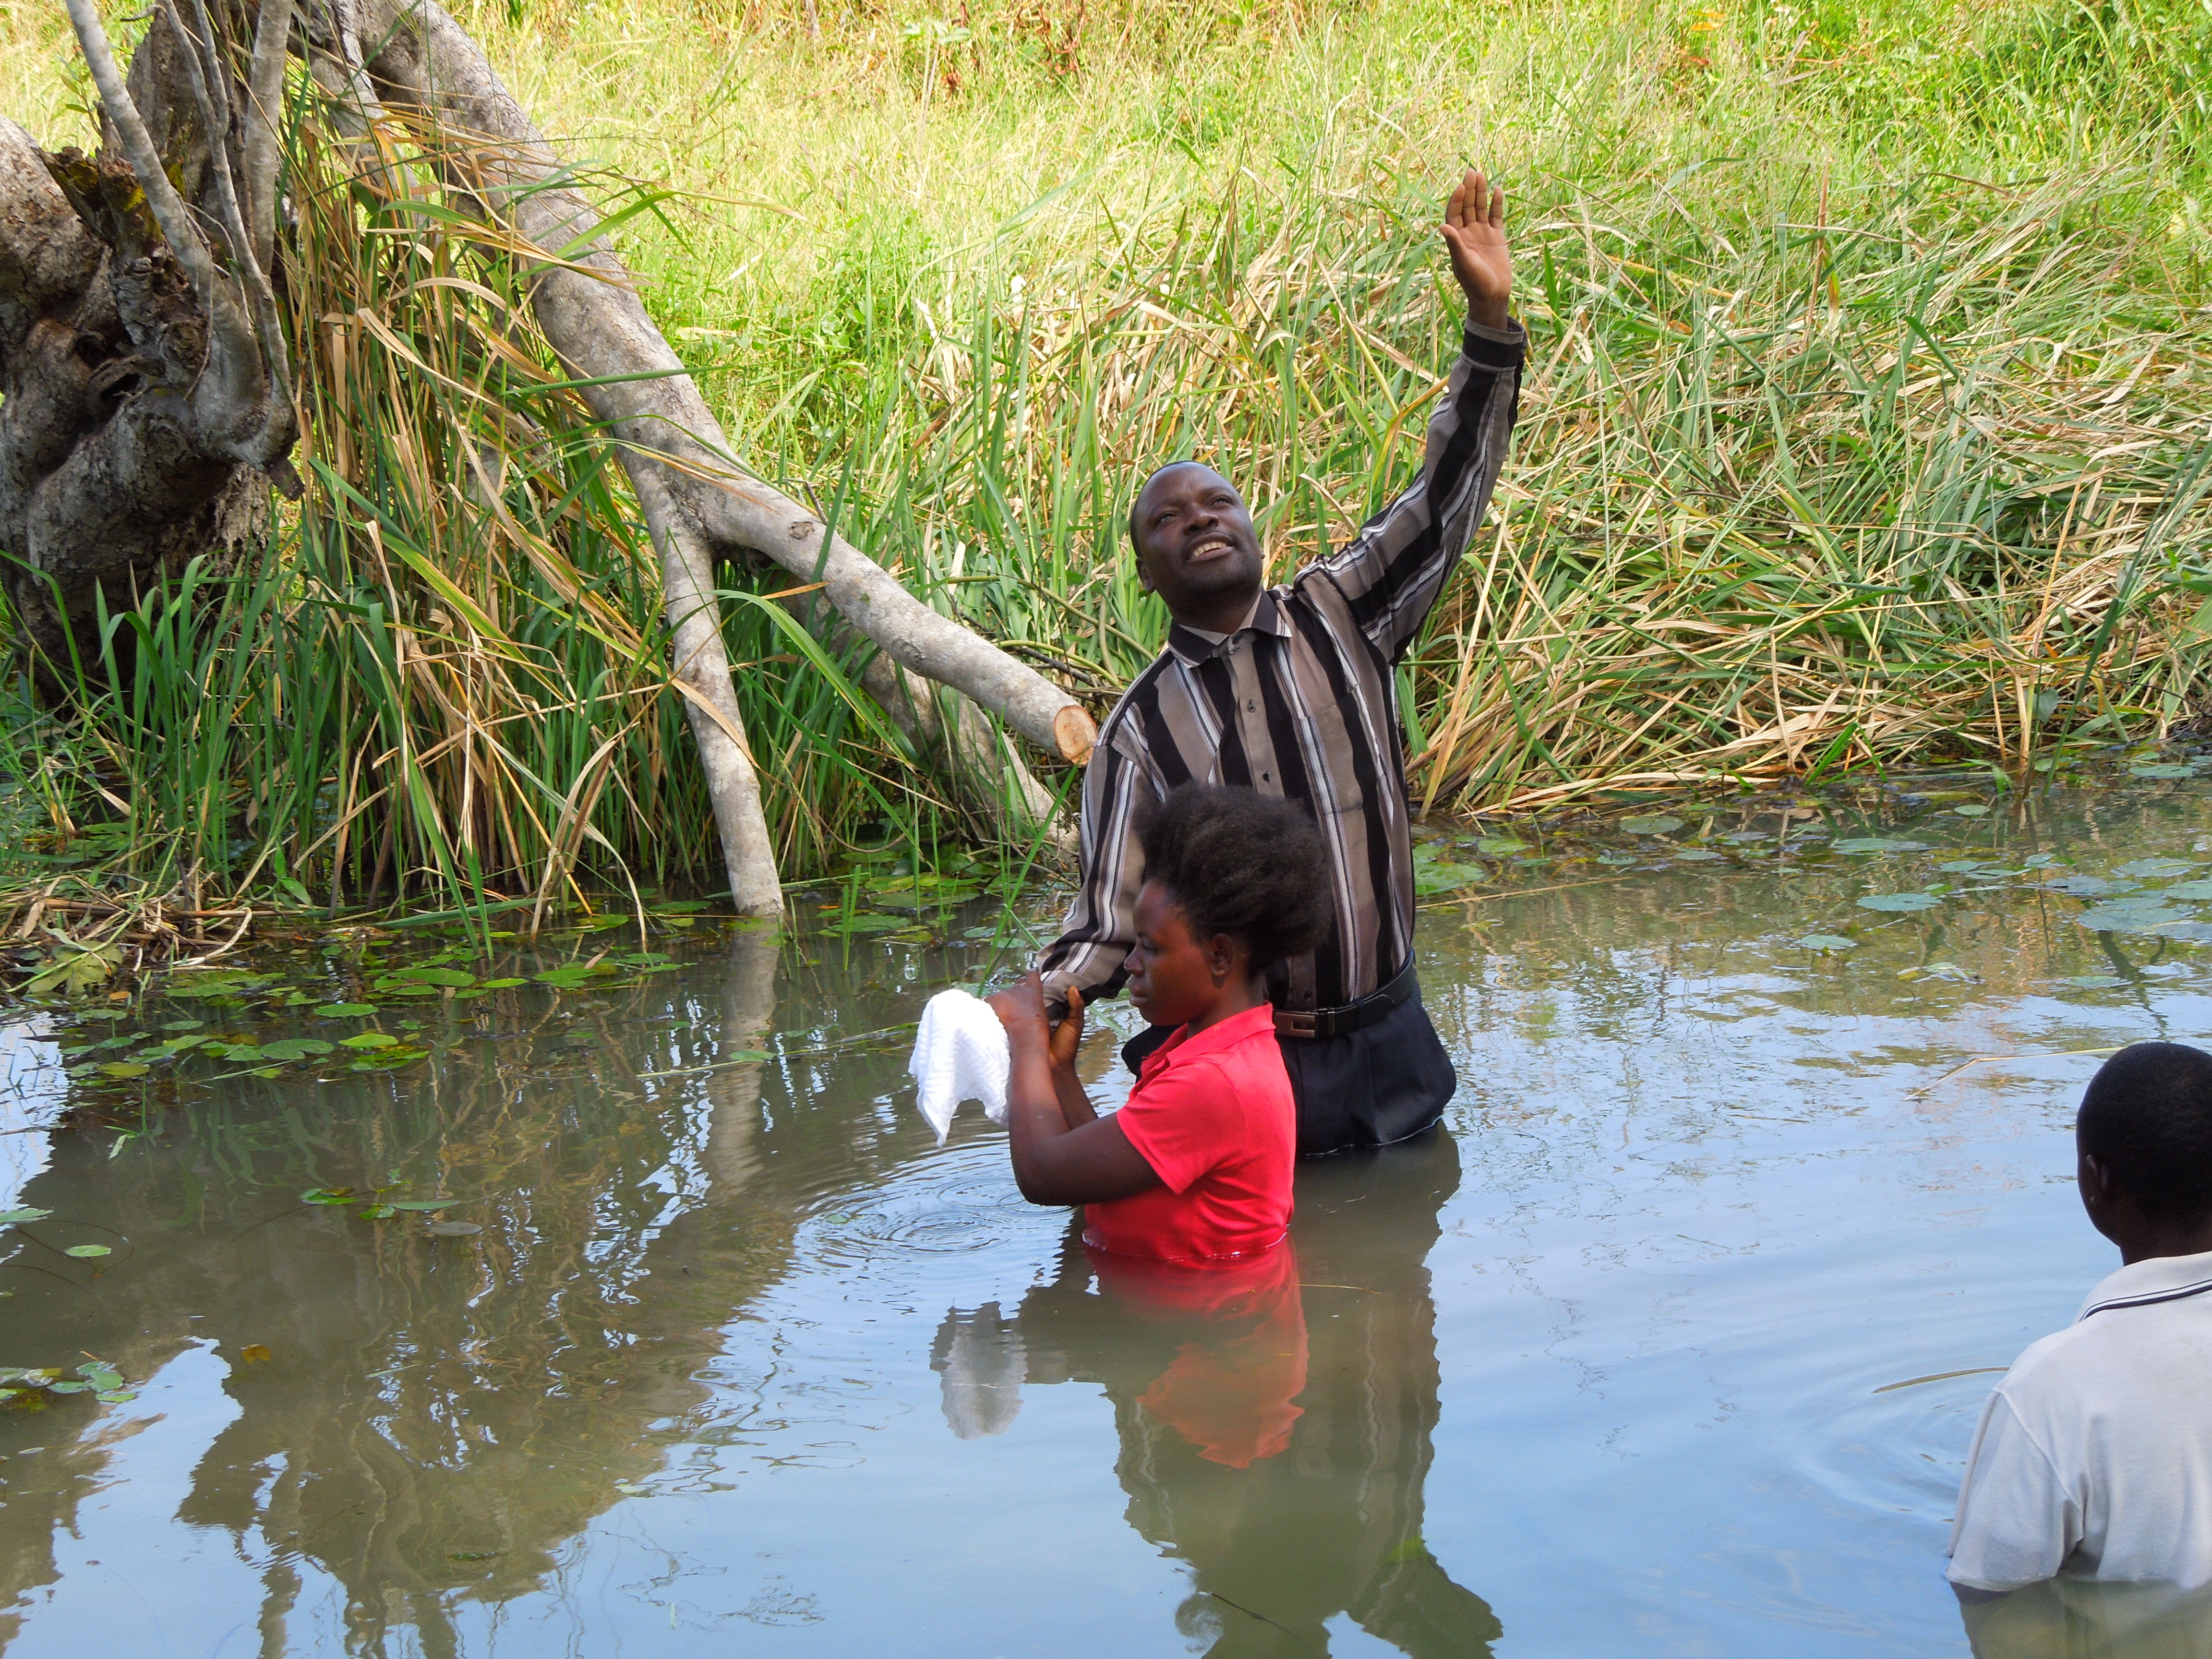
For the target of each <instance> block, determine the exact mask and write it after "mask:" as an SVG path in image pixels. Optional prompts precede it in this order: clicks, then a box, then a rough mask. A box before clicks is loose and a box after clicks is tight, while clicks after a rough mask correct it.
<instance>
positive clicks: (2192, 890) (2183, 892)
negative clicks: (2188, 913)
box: [2159, 881, 2212, 904]
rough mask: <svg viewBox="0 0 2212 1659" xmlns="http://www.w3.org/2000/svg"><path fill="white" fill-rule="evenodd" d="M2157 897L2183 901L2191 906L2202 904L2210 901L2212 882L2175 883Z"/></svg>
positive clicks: (2211, 898) (2211, 897)
mask: <svg viewBox="0 0 2212 1659" xmlns="http://www.w3.org/2000/svg"><path fill="white" fill-rule="evenodd" d="M2159 896H2160V898H2170V899H2184V900H2186V901H2187V902H2189V903H2191V904H2202V903H2203V902H2206V901H2207V900H2212V881H2177V882H2176V883H2174V884H2173V885H2172V886H2171V887H2169V888H2167V889H2166V890H2165V891H2164V892H2163V893H2160V895H2159Z"/></svg>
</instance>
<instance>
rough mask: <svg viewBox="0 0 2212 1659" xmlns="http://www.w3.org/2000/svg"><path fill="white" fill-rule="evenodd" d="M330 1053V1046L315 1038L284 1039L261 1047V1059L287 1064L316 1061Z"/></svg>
mask: <svg viewBox="0 0 2212 1659" xmlns="http://www.w3.org/2000/svg"><path fill="white" fill-rule="evenodd" d="M330 1052H331V1045H330V1044H329V1043H327V1042H322V1041H321V1040H319V1038H316V1037H286V1038H284V1039H283V1041H281V1042H264V1043H263V1044H262V1045H261V1056H260V1057H261V1058H262V1059H263V1060H277V1061H280V1062H284V1063H289V1062H290V1061H292V1060H316V1059H319V1058H321V1057H322V1056H323V1055H325V1054H329V1053H330Z"/></svg>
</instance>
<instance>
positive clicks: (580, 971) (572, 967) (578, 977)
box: [534, 916, 906, 990]
mask: <svg viewBox="0 0 2212 1659" xmlns="http://www.w3.org/2000/svg"><path fill="white" fill-rule="evenodd" d="M876 920H877V921H880V922H882V923H883V924H884V926H885V927H905V926H906V919H905V918H904V917H903V916H878V917H877V918H876ZM613 971H614V969H611V968H610V967H608V966H606V965H605V963H592V965H590V966H588V967H587V966H586V965H585V964H584V963H570V964H569V965H568V966H567V967H565V968H550V969H547V970H546V971H545V972H544V973H542V974H538V975H534V977H535V978H536V979H537V981H538V983H539V984H540V985H550V986H551V987H554V989H556V990H568V989H572V988H574V987H576V986H579V985H583V984H587V983H589V982H590V981H592V980H593V979H596V978H598V977H599V975H602V974H610V973H612V972H613Z"/></svg>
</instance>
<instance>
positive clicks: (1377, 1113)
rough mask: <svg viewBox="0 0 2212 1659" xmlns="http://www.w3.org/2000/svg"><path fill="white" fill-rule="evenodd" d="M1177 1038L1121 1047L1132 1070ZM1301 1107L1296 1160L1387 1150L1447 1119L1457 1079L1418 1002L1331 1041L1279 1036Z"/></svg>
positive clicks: (1165, 1031)
mask: <svg viewBox="0 0 2212 1659" xmlns="http://www.w3.org/2000/svg"><path fill="white" fill-rule="evenodd" d="M1174 1035H1175V1033H1174V1031H1173V1030H1172V1029H1170V1027H1168V1026H1165V1025H1148V1026H1146V1028H1145V1029H1144V1030H1141V1031H1139V1032H1138V1033H1137V1035H1136V1036H1133V1037H1131V1038H1130V1039H1129V1040H1128V1041H1127V1042H1125V1043H1123V1044H1122V1045H1121V1063H1122V1064H1123V1065H1125V1066H1127V1067H1128V1068H1129V1069H1130V1070H1131V1071H1135V1070H1136V1069H1137V1067H1138V1066H1139V1065H1141V1064H1142V1063H1143V1062H1144V1059H1145V1056H1146V1055H1147V1054H1151V1053H1152V1050H1153V1049H1155V1048H1158V1047H1159V1046H1160V1044H1162V1043H1163V1042H1166V1041H1167V1040H1168V1039H1169V1038H1170V1036H1174ZM1276 1041H1277V1042H1279V1043H1281V1044H1282V1046H1283V1069H1284V1070H1285V1071H1286V1072H1288V1073H1290V1074H1291V1093H1292V1094H1294V1095H1296V1096H1297V1102H1298V1156H1299V1157H1300V1158H1326V1157H1327V1156H1328V1154H1330V1153H1331V1152H1351V1151H1352V1150H1353V1149H1354V1148H1356V1147H1360V1146H1389V1145H1390V1144H1391V1143H1392V1142H1394V1141H1399V1140H1403V1139H1406V1138H1407V1136H1408V1135H1417V1134H1419V1133H1421V1131H1422V1130H1424V1129H1425V1128H1428V1127H1430V1126H1431V1124H1433V1123H1435V1122H1436V1121H1437V1119H1438V1118H1440V1117H1442V1116H1443V1115H1444V1108H1445V1107H1446V1106H1448V1105H1449V1104H1450V1103H1451V1097H1452V1091H1453V1090H1454V1089H1455V1088H1457V1087H1458V1086H1459V1074H1458V1073H1456V1072H1455V1071H1454V1070H1453V1069H1452V1063H1451V1056H1450V1055H1449V1054H1446V1053H1445V1052H1444V1045H1443V1042H1440V1041H1439V1040H1438V1039H1437V1028H1436V1027H1435V1026H1433V1025H1431V1024H1429V1015H1428V1011H1427V1010H1426V1009H1425V1008H1424V1007H1422V1006H1421V1000H1420V998H1419V997H1413V998H1409V999H1408V1000H1406V1001H1404V1002H1401V1003H1400V1004H1399V1005H1398V1006H1396V1007H1395V1008H1393V1009H1392V1010H1391V1011H1390V1012H1389V1013H1387V1014H1385V1015H1383V1018H1380V1019H1378V1020H1376V1022H1375V1024H1372V1025H1370V1026H1367V1027H1365V1028H1364V1030H1358V1031H1347V1032H1346V1033H1345V1034H1344V1035H1343V1036H1333V1037H1289V1036H1286V1037H1278V1038H1277V1039H1276Z"/></svg>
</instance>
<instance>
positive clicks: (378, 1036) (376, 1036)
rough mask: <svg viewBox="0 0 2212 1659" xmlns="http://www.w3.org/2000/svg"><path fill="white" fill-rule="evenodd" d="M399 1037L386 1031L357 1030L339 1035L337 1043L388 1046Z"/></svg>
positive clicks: (352, 1045) (359, 1045)
mask: <svg viewBox="0 0 2212 1659" xmlns="http://www.w3.org/2000/svg"><path fill="white" fill-rule="evenodd" d="M398 1041H399V1039H398V1037H396V1036H392V1034H391V1033H390V1032H388V1031H358V1032H356V1033H355V1034H354V1035H353V1036H349V1037H340V1038H339V1039H338V1042H339V1043H340V1044H341V1045H342V1046H343V1047H345V1048H392V1046H394V1045H395V1044H396V1043H398Z"/></svg>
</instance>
